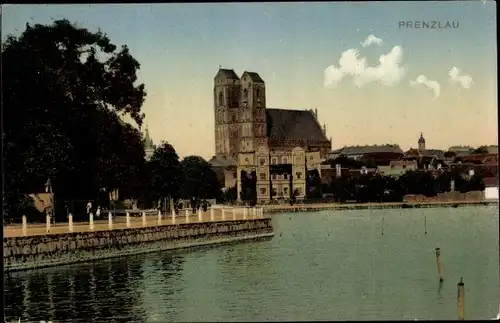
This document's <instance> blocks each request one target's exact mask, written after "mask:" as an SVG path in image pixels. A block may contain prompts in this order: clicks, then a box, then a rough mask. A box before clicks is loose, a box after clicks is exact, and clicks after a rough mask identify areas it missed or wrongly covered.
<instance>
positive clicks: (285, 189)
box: [283, 187, 288, 195]
mask: <svg viewBox="0 0 500 323" xmlns="http://www.w3.org/2000/svg"><path fill="white" fill-rule="evenodd" d="M283 194H285V195H286V194H288V187H283Z"/></svg>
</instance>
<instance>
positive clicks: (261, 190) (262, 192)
mask: <svg viewBox="0 0 500 323" xmlns="http://www.w3.org/2000/svg"><path fill="white" fill-rule="evenodd" d="M266 191H267V190H266V188H265V187H261V188H260V195H266Z"/></svg>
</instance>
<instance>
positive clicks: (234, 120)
mask: <svg viewBox="0 0 500 323" xmlns="http://www.w3.org/2000/svg"><path fill="white" fill-rule="evenodd" d="M231 121H233V122H236V115H235V114H232V115H231Z"/></svg>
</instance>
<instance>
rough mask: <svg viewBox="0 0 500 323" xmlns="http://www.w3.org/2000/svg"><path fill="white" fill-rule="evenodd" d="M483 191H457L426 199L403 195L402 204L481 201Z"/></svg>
mask: <svg viewBox="0 0 500 323" xmlns="http://www.w3.org/2000/svg"><path fill="white" fill-rule="evenodd" d="M483 200H484V192H483V191H471V192H467V193H460V192H457V191H453V192H446V193H438V195H437V196H432V197H426V196H423V195H405V197H404V198H403V202H458V201H465V202H466V201H473V202H477V201H483Z"/></svg>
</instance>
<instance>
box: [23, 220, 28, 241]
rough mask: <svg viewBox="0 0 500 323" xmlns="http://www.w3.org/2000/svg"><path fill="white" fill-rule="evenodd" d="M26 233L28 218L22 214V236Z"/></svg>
mask: <svg viewBox="0 0 500 323" xmlns="http://www.w3.org/2000/svg"><path fill="white" fill-rule="evenodd" d="M27 235H28V220H27V219H26V215H23V236H25V237H26V236H27Z"/></svg>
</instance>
